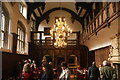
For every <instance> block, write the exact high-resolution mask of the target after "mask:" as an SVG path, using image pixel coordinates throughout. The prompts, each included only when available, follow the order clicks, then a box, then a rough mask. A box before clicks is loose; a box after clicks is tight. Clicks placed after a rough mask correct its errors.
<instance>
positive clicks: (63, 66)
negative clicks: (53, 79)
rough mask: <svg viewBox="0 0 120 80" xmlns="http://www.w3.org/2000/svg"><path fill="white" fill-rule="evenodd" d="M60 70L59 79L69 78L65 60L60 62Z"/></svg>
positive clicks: (65, 79) (66, 79) (68, 79)
mask: <svg viewBox="0 0 120 80" xmlns="http://www.w3.org/2000/svg"><path fill="white" fill-rule="evenodd" d="M61 68H62V72H61V74H60V77H59V80H70V74H71V72H70V70H69V69H68V67H67V64H66V63H65V62H62V63H61Z"/></svg>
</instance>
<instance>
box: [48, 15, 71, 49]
mask: <svg viewBox="0 0 120 80" xmlns="http://www.w3.org/2000/svg"><path fill="white" fill-rule="evenodd" d="M70 33H72V30H71V29H70V28H69V27H68V25H67V24H66V20H65V18H63V19H62V18H61V17H60V18H59V19H56V22H55V25H54V28H53V29H51V30H50V34H51V36H52V37H53V38H54V39H55V42H54V46H55V47H56V48H64V47H66V46H67V37H68V36H69V35H70Z"/></svg>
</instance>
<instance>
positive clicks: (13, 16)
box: [2, 2, 30, 54]
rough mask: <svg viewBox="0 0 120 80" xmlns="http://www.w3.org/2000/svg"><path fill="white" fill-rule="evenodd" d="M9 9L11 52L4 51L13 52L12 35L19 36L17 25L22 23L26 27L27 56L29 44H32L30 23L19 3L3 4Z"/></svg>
mask: <svg viewBox="0 0 120 80" xmlns="http://www.w3.org/2000/svg"><path fill="white" fill-rule="evenodd" d="M2 5H3V6H5V8H6V9H7V11H8V13H9V16H10V34H9V47H10V48H9V50H5V49H2V51H5V52H12V46H13V45H12V42H13V41H12V40H13V39H12V38H13V35H12V33H15V34H17V23H18V21H21V22H22V24H23V25H24V27H25V30H26V31H25V54H28V42H30V23H28V20H27V19H26V18H25V17H24V16H23V15H22V14H21V13H20V11H19V2H16V3H15V4H14V5H12V4H11V3H9V2H4V3H3V4H2Z"/></svg>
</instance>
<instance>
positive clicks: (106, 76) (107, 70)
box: [100, 60, 116, 80]
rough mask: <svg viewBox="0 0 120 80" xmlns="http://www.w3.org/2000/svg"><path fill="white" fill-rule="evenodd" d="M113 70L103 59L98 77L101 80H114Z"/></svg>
mask: <svg viewBox="0 0 120 80" xmlns="http://www.w3.org/2000/svg"><path fill="white" fill-rule="evenodd" d="M115 75H116V73H115V70H114V69H113V68H112V67H111V66H110V65H109V63H108V62H107V61H106V60H105V61H103V67H102V68H101V72H100V77H101V79H102V80H115V79H116V76H115Z"/></svg>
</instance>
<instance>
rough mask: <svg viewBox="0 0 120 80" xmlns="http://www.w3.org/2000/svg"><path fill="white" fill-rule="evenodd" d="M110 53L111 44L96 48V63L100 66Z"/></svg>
mask: <svg viewBox="0 0 120 80" xmlns="http://www.w3.org/2000/svg"><path fill="white" fill-rule="evenodd" d="M109 53H110V50H109V46H108V47H105V48H101V49H98V50H96V51H95V61H96V65H97V66H99V65H100V64H102V62H103V61H104V60H107V59H108V57H109Z"/></svg>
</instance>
